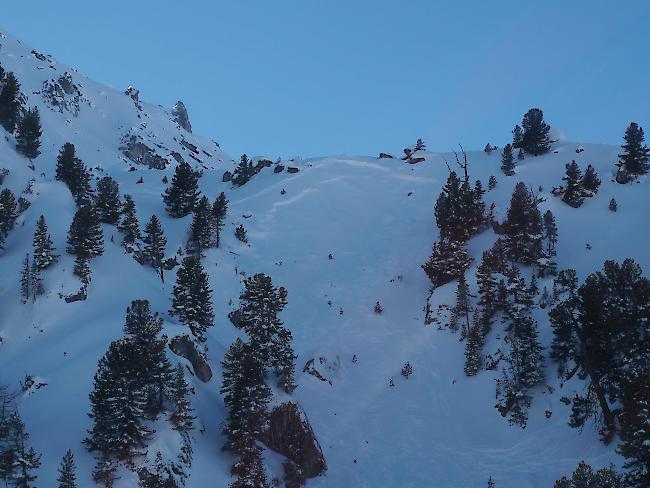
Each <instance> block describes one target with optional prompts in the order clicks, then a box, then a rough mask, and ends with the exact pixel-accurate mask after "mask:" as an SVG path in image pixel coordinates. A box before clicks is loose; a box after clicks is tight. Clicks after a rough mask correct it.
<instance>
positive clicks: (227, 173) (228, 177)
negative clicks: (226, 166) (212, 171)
mask: <svg viewBox="0 0 650 488" xmlns="http://www.w3.org/2000/svg"><path fill="white" fill-rule="evenodd" d="M230 180H232V173H231V172H230V171H225V172H224V173H223V178H221V181H223V182H224V183H225V182H226V181H230Z"/></svg>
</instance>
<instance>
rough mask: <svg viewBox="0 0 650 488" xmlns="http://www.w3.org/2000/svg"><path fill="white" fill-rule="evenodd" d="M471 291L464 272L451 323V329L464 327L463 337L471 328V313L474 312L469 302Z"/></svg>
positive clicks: (457, 289) (459, 283)
mask: <svg viewBox="0 0 650 488" xmlns="http://www.w3.org/2000/svg"><path fill="white" fill-rule="evenodd" d="M469 299H470V293H469V286H468V285H467V280H466V279H465V275H464V274H462V275H461V276H460V278H458V287H457V288H456V305H455V306H454V308H453V309H452V310H451V323H450V324H449V325H450V329H451V330H452V331H454V332H455V331H457V330H458V326H459V324H460V327H461V329H462V332H463V333H462V337H465V336H466V334H467V332H468V331H469V328H470V321H469V315H470V313H471V312H472V308H471V306H470V303H469Z"/></svg>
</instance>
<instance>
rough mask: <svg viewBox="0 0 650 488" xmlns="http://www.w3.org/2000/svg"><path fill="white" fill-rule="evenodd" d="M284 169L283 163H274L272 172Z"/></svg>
mask: <svg viewBox="0 0 650 488" xmlns="http://www.w3.org/2000/svg"><path fill="white" fill-rule="evenodd" d="M283 171H284V165H282V164H276V165H275V168H273V172H274V173H282V172H283Z"/></svg>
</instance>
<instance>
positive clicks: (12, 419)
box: [3, 411, 41, 488]
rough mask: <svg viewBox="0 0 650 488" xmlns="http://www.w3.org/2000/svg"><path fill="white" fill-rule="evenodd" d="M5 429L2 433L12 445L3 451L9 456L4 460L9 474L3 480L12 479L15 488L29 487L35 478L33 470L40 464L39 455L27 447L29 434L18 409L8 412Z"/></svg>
mask: <svg viewBox="0 0 650 488" xmlns="http://www.w3.org/2000/svg"><path fill="white" fill-rule="evenodd" d="M5 431H6V432H5V433H4V434H5V436H6V438H7V439H8V441H9V444H10V445H11V446H12V447H11V449H10V450H9V452H6V453H3V454H4V455H5V456H8V457H9V459H7V460H6V461H5V462H6V464H7V465H8V466H9V473H8V474H9V476H7V477H6V478H5V482H6V481H12V482H13V484H12V486H14V487H16V488H31V487H32V486H34V485H33V484H32V482H33V481H35V480H36V478H37V476H36V475H35V474H34V470H36V469H38V467H39V466H40V465H41V455H40V454H38V453H37V452H36V451H35V450H34V448H33V447H29V448H28V446H27V441H28V439H29V434H28V433H27V429H26V427H25V424H24V423H23V421H22V419H21V418H20V415H19V414H18V411H14V412H13V413H11V414H10V416H9V421H8V423H7V425H6V426H5Z"/></svg>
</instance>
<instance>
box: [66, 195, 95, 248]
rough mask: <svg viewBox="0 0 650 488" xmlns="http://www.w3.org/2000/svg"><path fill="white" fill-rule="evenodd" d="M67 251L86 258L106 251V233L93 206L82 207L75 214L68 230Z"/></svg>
mask: <svg viewBox="0 0 650 488" xmlns="http://www.w3.org/2000/svg"><path fill="white" fill-rule="evenodd" d="M67 252H68V254H74V255H75V256H79V257H83V258H86V259H90V258H93V257H95V256H101V255H102V254H103V253H104V235H103V233H102V229H101V227H100V225H99V216H98V215H97V212H96V211H95V209H94V208H93V207H92V206H90V205H87V206H83V207H80V208H79V209H77V212H76V213H75V214H74V217H73V219H72V223H71V224H70V230H69V231H68V248H67Z"/></svg>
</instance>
